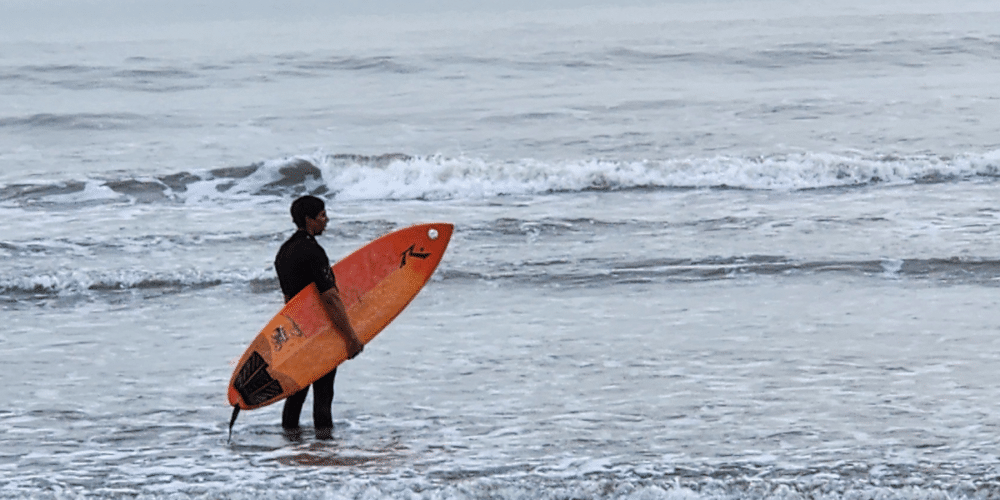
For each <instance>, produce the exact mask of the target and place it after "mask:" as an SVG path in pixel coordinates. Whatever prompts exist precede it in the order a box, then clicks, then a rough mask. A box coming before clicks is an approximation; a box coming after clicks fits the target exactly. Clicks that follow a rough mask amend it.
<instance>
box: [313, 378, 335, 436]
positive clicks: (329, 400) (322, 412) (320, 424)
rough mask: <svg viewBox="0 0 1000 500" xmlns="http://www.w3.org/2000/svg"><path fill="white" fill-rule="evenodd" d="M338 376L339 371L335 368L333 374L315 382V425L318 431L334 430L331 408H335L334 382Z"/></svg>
mask: <svg viewBox="0 0 1000 500" xmlns="http://www.w3.org/2000/svg"><path fill="white" fill-rule="evenodd" d="M336 376H337V369H336V368H334V369H333V371H332V372H330V373H327V374H326V375H323V376H322V377H321V378H320V379H319V380H317V381H315V382H313V389H314V392H313V425H315V426H316V429H332V428H333V415H331V411H330V408H331V407H332V406H333V380H334V378H336Z"/></svg>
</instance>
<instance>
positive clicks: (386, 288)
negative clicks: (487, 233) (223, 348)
mask: <svg viewBox="0 0 1000 500" xmlns="http://www.w3.org/2000/svg"><path fill="white" fill-rule="evenodd" d="M453 230H454V226H453V225H451V224H445V223H438V224H422V225H418V226H412V227H408V228H406V229H400V230H399V231H395V232H392V233H389V234H387V235H385V236H382V237H381V238H378V239H377V240H375V241H372V242H371V243H369V244H367V245H365V246H364V247H362V248H361V249H359V250H357V251H356V252H354V253H352V254H351V255H348V256H347V257H345V258H343V259H342V260H340V261H339V262H337V263H336V264H334V266H333V275H334V277H335V278H336V279H337V288H338V289H339V290H340V297H341V300H343V302H344V307H345V308H346V309H347V316H348V318H349V319H350V321H351V326H353V327H354V330H355V331H356V332H357V334H358V339H359V340H361V341H362V342H364V343H366V344H367V343H368V342H369V341H371V339H373V338H374V337H375V335H377V334H378V333H379V332H380V331H382V329H383V328H385V327H386V325H388V324H389V323H390V322H391V321H392V320H393V319H395V318H396V316H397V315H399V313H400V312H402V311H403V308H405V307H406V305H407V304H409V303H410V301H411V300H413V297H414V296H416V295H417V292H419V291H420V289H421V288H423V286H424V284H426V283H427V280H429V279H430V277H431V274H433V273H434V270H435V269H436V268H437V266H438V263H440V262H441V257H442V256H443V255H444V251H445V249H446V248H447V247H448V242H449V241H450V240H451V233H452V231H453ZM319 301H320V297H319V293H318V291H317V290H316V285H315V284H313V285H310V286H309V287H307V288H306V289H305V290H302V291H301V292H299V293H298V295H296V296H295V297H294V298H292V300H290V301H288V303H287V304H285V307H284V308H283V309H282V310H281V311H280V312H278V314H277V315H275V316H274V318H273V319H271V321H270V322H269V323H268V324H267V326H265V327H264V329H263V330H261V331H260V333H259V334H257V337H256V338H254V340H253V342H251V343H250V347H248V348H247V350H246V352H245V353H243V356H242V357H241V358H240V361H239V363H237V365H236V369H235V370H234V371H233V376H232V378H231V379H230V381H229V394H228V396H229V404H231V405H233V406H234V407H235V408H234V412H233V421H235V420H236V414H237V413H238V412H239V410H240V409H241V408H242V409H245V410H250V409H254V408H260V407H262V406H267V405H269V404H271V403H274V402H276V401H280V400H282V399H284V398H286V397H288V396H290V395H292V394H294V393H296V392H298V391H300V390H302V388H304V387H307V386H309V384H311V383H313V382H315V381H316V380H318V379H319V378H320V377H322V376H323V375H326V374H327V373H329V372H330V371H331V370H333V369H334V368H336V367H337V365H339V364H341V363H343V362H344V361H345V360H347V344H346V342H345V341H344V339H343V337H342V336H341V335H340V333H339V332H338V331H337V330H336V329H335V328H334V326H333V324H332V323H331V322H330V319H329V318H328V317H327V316H326V313H325V312H324V311H323V308H322V306H321V305H320V302H319ZM231 428H232V423H230V429H231Z"/></svg>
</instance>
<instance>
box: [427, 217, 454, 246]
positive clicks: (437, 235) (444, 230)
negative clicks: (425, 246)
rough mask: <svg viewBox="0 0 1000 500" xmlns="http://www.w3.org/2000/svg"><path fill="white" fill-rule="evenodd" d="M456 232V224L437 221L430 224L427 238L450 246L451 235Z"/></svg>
mask: <svg viewBox="0 0 1000 500" xmlns="http://www.w3.org/2000/svg"><path fill="white" fill-rule="evenodd" d="M454 232H455V225H454V224H449V223H447V222H436V223H432V224H428V229H427V239H429V240H431V241H433V242H434V243H436V244H438V245H441V246H445V247H446V246H448V242H449V241H451V235H452V233H454Z"/></svg>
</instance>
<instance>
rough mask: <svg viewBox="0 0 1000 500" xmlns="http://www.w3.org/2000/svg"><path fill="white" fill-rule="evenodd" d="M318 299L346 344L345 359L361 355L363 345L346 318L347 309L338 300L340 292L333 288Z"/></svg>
mask: <svg viewBox="0 0 1000 500" xmlns="http://www.w3.org/2000/svg"><path fill="white" fill-rule="evenodd" d="M320 298H321V299H322V302H323V309H325V310H326V315H327V316H329V317H330V321H332V322H333V326H335V327H337V330H339V331H340V332H341V333H342V334H343V337H344V341H346V342H347V359H353V358H354V357H355V356H357V355H358V354H361V351H363V350H364V349H365V345H364V344H363V343H362V342H361V341H360V340H358V334H357V332H355V331H354V327H353V326H351V321H350V320H349V319H348V318H347V309H346V308H345V307H344V302H343V301H342V300H340V292H339V291H337V288H336V287H334V288H331V289H329V290H327V291H325V292H323V293H322V294H320Z"/></svg>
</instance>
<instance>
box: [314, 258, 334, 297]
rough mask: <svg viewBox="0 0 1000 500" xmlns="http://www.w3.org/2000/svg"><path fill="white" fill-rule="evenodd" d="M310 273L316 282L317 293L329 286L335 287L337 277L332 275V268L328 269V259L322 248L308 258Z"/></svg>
mask: <svg viewBox="0 0 1000 500" xmlns="http://www.w3.org/2000/svg"><path fill="white" fill-rule="evenodd" d="M310 267H312V269H311V270H310V271H311V272H310V274H312V276H313V280H312V281H313V282H314V283H316V289H317V290H319V293H321V294H322V293H323V292H325V291H327V290H329V289H331V288H337V278H335V277H334V276H333V270H332V269H330V259H328V258H327V257H326V253H325V252H323V251H322V250H320V251H318V252H316V255H315V256H314V257H313V258H311V259H310Z"/></svg>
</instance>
